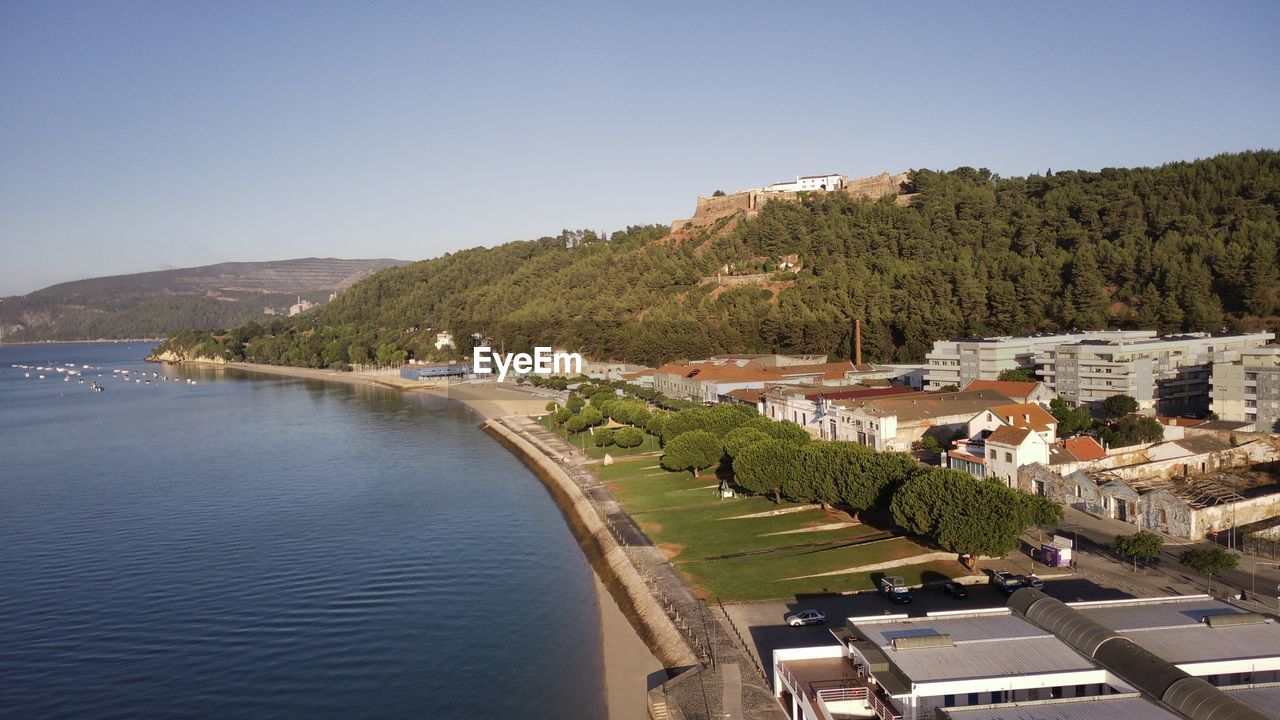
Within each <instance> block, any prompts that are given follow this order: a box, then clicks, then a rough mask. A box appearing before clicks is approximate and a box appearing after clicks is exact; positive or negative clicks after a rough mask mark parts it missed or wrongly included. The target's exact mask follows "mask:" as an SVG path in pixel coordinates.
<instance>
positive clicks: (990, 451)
mask: <svg viewBox="0 0 1280 720" xmlns="http://www.w3.org/2000/svg"><path fill="white" fill-rule="evenodd" d="M988 453H989V455H988V457H990V458H991V459H992V460H995V459H996V451H995V450H989V451H988Z"/></svg>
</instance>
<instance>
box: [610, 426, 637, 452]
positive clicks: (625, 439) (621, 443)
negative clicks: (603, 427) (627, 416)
mask: <svg viewBox="0 0 1280 720" xmlns="http://www.w3.org/2000/svg"><path fill="white" fill-rule="evenodd" d="M642 442H644V433H643V432H641V431H640V429H639V428H634V427H624V428H618V429H617V430H616V431H614V433H613V444H614V445H617V446H618V447H620V448H633V447H639V446H640V443H642Z"/></svg>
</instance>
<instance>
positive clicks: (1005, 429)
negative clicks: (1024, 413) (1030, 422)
mask: <svg viewBox="0 0 1280 720" xmlns="http://www.w3.org/2000/svg"><path fill="white" fill-rule="evenodd" d="M1030 434H1031V429H1030V428H1025V427H1009V426H1008V425H1001V426H1000V427H998V428H996V429H995V431H994V432H992V433H991V434H990V435H988V436H987V442H988V443H996V444H997V445H1013V446H1015V447H1017V446H1018V445H1021V444H1022V441H1023V440H1026V439H1027V436H1028V435H1030Z"/></svg>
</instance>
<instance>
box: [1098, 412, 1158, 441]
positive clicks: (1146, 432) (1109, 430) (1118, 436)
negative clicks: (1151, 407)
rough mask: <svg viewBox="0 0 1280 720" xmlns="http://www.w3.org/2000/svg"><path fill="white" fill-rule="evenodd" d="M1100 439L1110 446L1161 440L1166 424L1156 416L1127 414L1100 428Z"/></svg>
mask: <svg viewBox="0 0 1280 720" xmlns="http://www.w3.org/2000/svg"><path fill="white" fill-rule="evenodd" d="M1098 439H1099V440H1101V441H1102V442H1104V443H1106V444H1107V445H1108V446H1109V447H1128V446H1129V445H1138V444H1140V443H1154V442H1160V441H1161V440H1162V439H1164V426H1163V425H1161V424H1160V422H1159V421H1158V420H1156V419H1155V418H1150V417H1143V416H1141V415H1126V416H1124V417H1122V418H1120V419H1118V420H1116V421H1115V422H1113V423H1111V424H1110V425H1108V426H1106V427H1104V428H1102V429H1100V430H1098Z"/></svg>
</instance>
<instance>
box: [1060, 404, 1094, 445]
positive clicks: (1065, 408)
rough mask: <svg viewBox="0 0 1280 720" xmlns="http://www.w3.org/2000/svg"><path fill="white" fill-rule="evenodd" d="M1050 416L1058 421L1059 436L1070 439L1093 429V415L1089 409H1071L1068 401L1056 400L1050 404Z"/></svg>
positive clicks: (1081, 407)
mask: <svg viewBox="0 0 1280 720" xmlns="http://www.w3.org/2000/svg"><path fill="white" fill-rule="evenodd" d="M1049 414H1050V415H1052V416H1053V419H1054V420H1057V421H1058V435H1059V436H1061V437H1070V436H1072V435H1075V434H1077V433H1081V432H1084V431H1085V430H1088V429H1090V428H1092V427H1093V424H1094V422H1093V415H1092V414H1091V413H1090V412H1089V408H1087V407H1084V406H1080V407H1074V408H1073V407H1071V406H1070V405H1068V404H1067V401H1066V400H1063V399H1062V398H1054V399H1053V400H1051V401H1050V402H1049Z"/></svg>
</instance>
